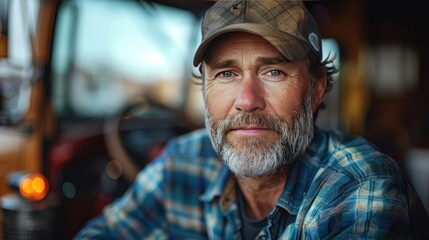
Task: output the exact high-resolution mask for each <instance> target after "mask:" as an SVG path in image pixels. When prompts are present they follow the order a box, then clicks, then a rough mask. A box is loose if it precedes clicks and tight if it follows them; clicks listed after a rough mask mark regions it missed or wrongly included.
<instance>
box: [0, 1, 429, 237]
mask: <svg viewBox="0 0 429 240" xmlns="http://www.w3.org/2000/svg"><path fill="white" fill-rule="evenodd" d="M214 2H215V1H203V0H180V1H178V0H134V1H132V0H49V1H48V0H24V1H19V0H0V196H1V197H2V199H1V200H2V201H1V202H0V203H1V208H2V211H1V213H0V220H1V223H2V224H1V225H0V230H1V236H0V239H2V237H3V239H70V238H71V236H72V235H73V234H74V233H75V232H76V231H77V230H78V229H79V228H80V227H81V226H82V225H83V224H84V223H85V222H86V221H87V220H88V219H89V218H91V217H93V216H95V215H96V214H99V213H100V211H101V209H102V207H103V206H105V205H106V204H107V203H109V202H111V201H112V200H113V199H115V198H116V197H118V196H120V195H121V194H122V193H123V192H124V191H125V189H126V188H127V187H128V186H129V184H130V183H131V182H132V180H133V179H134V177H135V175H136V174H137V172H138V171H139V170H140V169H142V168H143V167H144V166H145V165H146V164H147V163H148V162H150V161H151V160H152V159H153V158H154V157H155V156H156V155H157V154H158V153H159V152H160V151H161V150H162V147H163V146H164V144H165V143H166V141H168V139H169V138H171V137H172V136H176V135H179V134H183V133H186V132H188V131H191V130H193V129H197V128H200V127H203V123H204V120H203V113H204V105H203V101H202V97H201V86H200V85H198V84H195V80H196V79H195V78H194V75H195V74H197V75H198V71H197V69H195V68H193V67H192V57H193V53H194V51H195V48H196V46H197V44H198V42H199V41H200V38H201V36H200V32H199V28H200V21H201V16H202V13H203V12H204V10H205V9H207V8H208V7H209V6H211V5H212V4H213V3H214ZM423 2H424V1H417V0H412V1H403V0H390V1H382V0H361V1H356V0H345V1H335V0H314V1H305V4H306V5H307V7H308V9H309V10H310V11H311V12H312V13H313V15H314V16H315V18H316V20H317V22H318V25H319V27H320V30H321V34H322V36H323V37H324V39H323V47H324V55H325V56H328V55H329V54H331V55H332V54H336V55H337V60H336V61H335V64H336V65H337V66H338V67H339V68H340V72H339V73H338V74H337V75H336V78H335V84H334V88H333V89H332V91H331V92H330V93H329V94H328V96H327V98H326V104H327V107H326V109H324V110H322V111H321V113H320V116H319V118H318V124H319V126H321V127H324V128H338V129H341V130H343V131H346V132H349V133H352V134H356V135H362V136H364V137H366V138H368V139H369V140H371V141H372V142H374V143H375V144H376V145H378V146H379V147H380V149H381V150H382V151H384V152H385V153H387V154H389V155H390V156H392V157H393V158H394V159H395V160H397V161H398V162H399V163H400V164H402V165H403V166H404V168H405V169H406V170H407V171H408V173H409V176H410V178H411V180H412V181H413V183H414V185H415V187H416V189H417V190H418V192H419V194H420V197H421V198H422V200H423V203H424V205H425V206H426V207H428V206H429V107H428V105H427V103H428V102H429V68H428V67H427V66H429V46H428V44H427V43H428V42H429V35H428V34H427V33H426V31H427V29H428V27H429V19H428V18H427V17H426V15H427V14H428V13H427V12H428V9H427V8H425V7H424V6H423ZM16 172H19V173H21V175H18V176H19V177H25V176H28V174H27V173H40V174H41V175H42V176H44V177H45V178H46V183H45V185H43V186H44V187H45V188H46V189H47V188H48V187H49V189H48V190H47V195H46V196H44V195H43V196H42V197H40V198H39V199H36V200H34V199H33V200H31V199H25V198H23V197H22V195H23V193H22V191H21V192H20V190H19V189H20V186H19V185H20V184H19V181H17V180H16V179H17V177H16V175H14V178H13V177H11V174H12V173H16ZM37 186H38V185H37ZM35 189H36V188H35ZM31 191H34V192H37V189H36V190H31ZM23 218H25V219H27V220H26V221H22V219H23Z"/></svg>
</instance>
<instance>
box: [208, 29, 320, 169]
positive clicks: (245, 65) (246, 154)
mask: <svg viewBox="0 0 429 240" xmlns="http://www.w3.org/2000/svg"><path fill="white" fill-rule="evenodd" d="M228 37H229V38H226V37H223V38H221V39H218V40H217V41H216V42H214V43H212V45H211V47H210V49H209V50H208V53H207V54H206V56H205V59H204V61H203V63H202V71H203V78H204V97H205V101H206V106H207V111H206V125H207V127H208V129H209V131H210V137H211V140H212V142H213V146H214V148H215V150H216V151H217V153H218V154H219V156H220V157H221V158H222V159H223V160H224V161H225V163H226V164H227V165H228V166H229V168H230V169H231V170H232V171H233V172H234V173H236V174H238V175H241V176H246V177H260V176H266V175H269V174H273V173H275V172H277V171H279V170H280V169H282V168H283V167H285V166H287V165H288V164H290V163H291V162H293V161H294V160H295V159H296V158H298V157H299V156H300V155H301V154H302V153H303V152H304V151H305V149H306V148H307V146H308V144H309V143H310V141H311V139H312V136H313V111H314V109H315V108H314V107H313V106H312V100H313V99H312V98H313V97H312V96H313V94H312V91H310V90H309V89H311V88H310V74H309V72H308V68H307V65H306V62H305V60H300V61H295V62H289V61H287V60H285V59H284V58H283V57H282V55H281V54H280V53H279V52H278V50H277V49H275V48H274V47H273V46H272V45H271V44H269V43H268V42H267V41H265V40H264V39H262V38H260V37H258V36H255V35H252V34H247V33H234V34H229V35H228Z"/></svg>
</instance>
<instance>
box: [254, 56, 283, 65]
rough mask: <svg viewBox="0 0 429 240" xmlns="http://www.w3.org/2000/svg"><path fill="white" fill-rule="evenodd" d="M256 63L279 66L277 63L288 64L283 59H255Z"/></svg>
mask: <svg viewBox="0 0 429 240" xmlns="http://www.w3.org/2000/svg"><path fill="white" fill-rule="evenodd" d="M256 62H257V63H258V64H259V65H270V64H279V63H285V62H290V61H288V60H287V59H286V58H284V57H258V58H257V59H256Z"/></svg>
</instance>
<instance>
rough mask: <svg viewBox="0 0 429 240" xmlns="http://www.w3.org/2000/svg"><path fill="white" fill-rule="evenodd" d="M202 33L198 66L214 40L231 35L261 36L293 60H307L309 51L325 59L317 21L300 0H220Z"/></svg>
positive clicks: (214, 6) (196, 57)
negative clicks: (227, 34)
mask: <svg viewBox="0 0 429 240" xmlns="http://www.w3.org/2000/svg"><path fill="white" fill-rule="evenodd" d="M201 31H202V41H201V43H200V45H199V46H198V48H197V51H196V53H195V56H194V61H193V63H194V66H195V67H197V66H198V65H199V64H200V63H201V62H202V61H203V58H204V54H205V52H206V50H207V49H208V47H209V45H210V44H211V43H212V42H213V40H214V39H216V38H217V37H219V36H221V35H223V34H225V33H230V32H247V33H251V34H255V35H258V36H260V37H262V38H264V39H265V40H266V41H268V42H269V43H271V44H272V45H273V46H274V47H275V48H276V49H277V50H278V51H279V52H280V53H281V54H282V55H283V56H284V57H285V58H286V59H288V60H291V61H293V60H299V59H302V58H304V57H306V56H307V54H308V53H309V52H310V51H313V52H314V53H315V54H316V56H318V57H319V59H321V58H322V48H321V46H322V45H321V38H320V34H319V30H318V28H317V24H316V21H315V20H314V18H313V16H312V15H311V14H310V13H309V11H308V10H307V9H306V7H305V5H304V3H303V2H302V1H300V0H219V1H217V2H216V3H215V4H214V5H213V6H212V7H210V8H209V9H208V10H207V11H206V13H205V15H204V17H203V21H202V26H201Z"/></svg>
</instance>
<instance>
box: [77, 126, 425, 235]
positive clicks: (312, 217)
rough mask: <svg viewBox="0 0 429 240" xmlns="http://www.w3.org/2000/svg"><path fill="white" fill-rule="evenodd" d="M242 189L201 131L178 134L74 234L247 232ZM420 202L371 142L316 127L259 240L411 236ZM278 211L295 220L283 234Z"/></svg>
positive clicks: (396, 168) (396, 166) (401, 174)
mask: <svg viewBox="0 0 429 240" xmlns="http://www.w3.org/2000/svg"><path fill="white" fill-rule="evenodd" d="M235 187H236V184H235V180H234V176H233V174H231V172H230V171H229V170H228V168H227V167H226V166H225V165H224V164H223V162H222V161H221V160H220V159H219V158H218V157H217V155H216V153H215V152H214V150H213V149H212V146H211V142H210V139H209V137H208V134H207V132H206V130H198V131H195V132H193V133H190V134H188V135H186V136H182V137H179V138H176V139H173V140H171V141H170V143H169V144H168V145H167V147H166V150H165V151H164V153H163V154H162V155H161V156H160V157H158V158H157V159H156V160H155V161H154V162H152V163H151V164H149V165H148V166H147V167H146V168H145V169H143V170H142V171H141V172H140V173H139V175H138V177H137V179H136V181H135V183H134V184H133V185H132V186H131V187H130V188H129V190H128V191H127V192H126V194H125V195H124V196H123V197H121V198H120V199H118V200H116V201H115V202H113V203H112V204H110V205H109V206H107V207H106V208H105V210H104V212H103V214H102V215H101V216H99V217H97V218H95V219H93V220H92V221H90V222H89V223H88V224H87V225H86V226H85V227H84V228H83V229H82V230H81V231H80V232H79V233H78V234H77V235H76V236H75V239H127V240H129V239H241V236H240V227H241V221H240V217H239V215H238V210H237V208H238V207H237V203H236V199H235V194H236V192H235ZM417 200H418V198H417V197H416V195H415V192H414V191H413V190H412V187H411V186H410V185H409V184H408V182H407V180H406V176H405V174H404V172H403V171H402V170H401V168H400V166H399V164H397V162H395V161H394V160H392V159H391V158H389V157H388V156H386V155H384V154H382V153H381V152H379V151H378V150H377V149H376V148H375V147H374V146H373V145H372V144H370V143H369V142H367V141H366V140H365V139H363V138H360V137H354V136H349V135H345V134H342V133H340V132H337V131H325V130H322V129H319V128H315V134H314V138H313V141H312V143H311V144H310V146H309V147H308V149H307V151H306V153H305V155H304V156H303V158H302V159H300V160H299V161H297V162H296V163H294V164H293V165H292V170H291V171H290V176H289V178H288V181H287V185H286V186H285V189H284V192H283V193H282V195H281V196H280V198H279V200H278V202H277V205H276V208H275V209H274V210H273V211H272V212H271V213H270V215H268V223H267V226H265V227H264V228H263V229H262V230H261V232H260V233H259V235H258V237H257V239H333V238H335V239H398V238H402V239H406V238H407V237H408V238H410V237H409V236H411V234H412V231H413V230H412V229H411V228H412V227H413V225H412V224H413V221H415V219H414V218H415V216H414V208H415V207H416V201H417ZM279 209H282V211H284V210H285V211H286V212H287V216H285V217H286V219H287V220H286V221H287V226H286V228H284V229H280V233H279V232H277V234H278V235H276V236H274V235H273V233H272V232H271V231H270V230H271V229H272V226H274V225H275V224H276V221H278V219H276V218H271V216H272V215H273V213H274V212H275V211H276V210H279ZM426 230H427V229H426Z"/></svg>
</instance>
